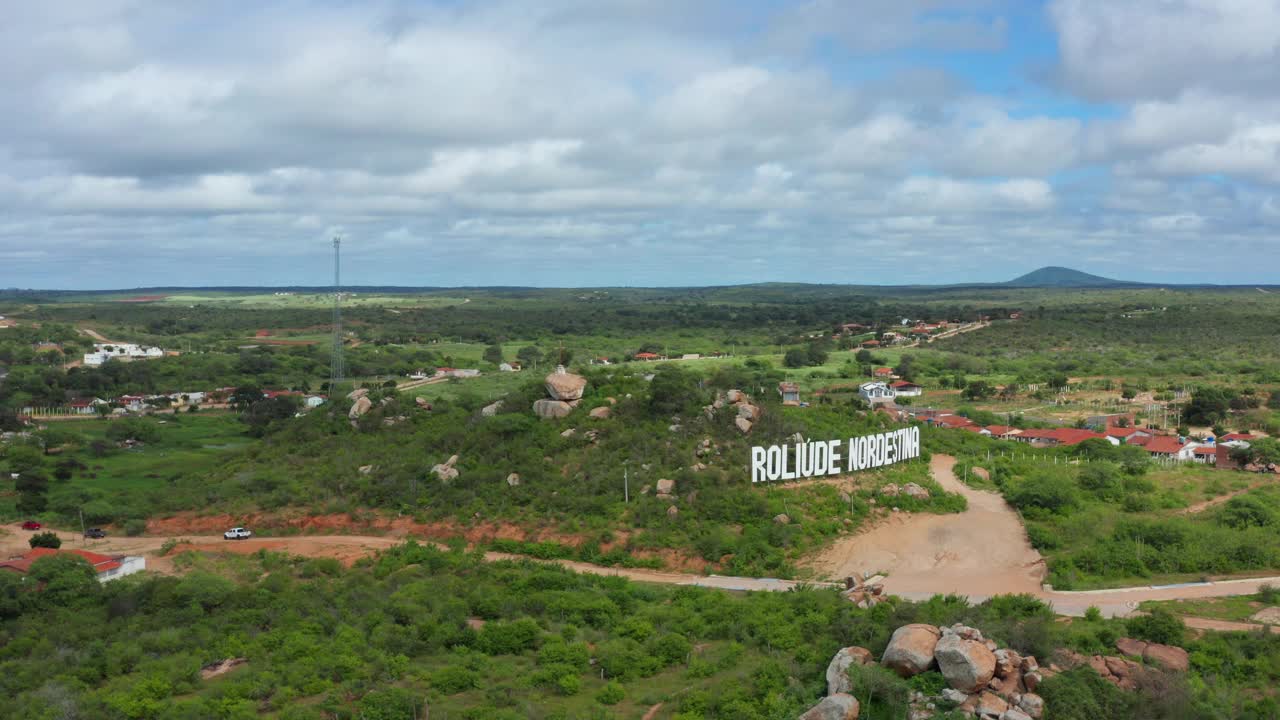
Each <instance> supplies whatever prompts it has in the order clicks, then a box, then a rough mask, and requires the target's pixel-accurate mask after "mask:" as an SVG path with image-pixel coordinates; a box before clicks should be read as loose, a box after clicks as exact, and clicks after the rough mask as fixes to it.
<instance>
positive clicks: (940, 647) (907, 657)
mask: <svg viewBox="0 0 1280 720" xmlns="http://www.w3.org/2000/svg"><path fill="white" fill-rule="evenodd" d="M873 662H874V658H873V656H872V654H871V652H870V651H869V650H867V649H866V648H860V647H847V648H844V649H842V650H840V651H839V652H837V653H836V654H835V657H833V658H832V659H831V663H830V664H829V665H828V666H827V696H826V697H825V698H823V700H822V702H820V703H818V704H817V705H815V706H813V707H812V708H810V709H809V710H808V711H806V712H805V713H804V714H803V715H801V716H800V718H801V720H857V717H858V711H859V708H858V701H857V700H856V699H854V697H853V694H852V693H853V685H852V683H851V682H850V680H849V668H850V667H852V666H854V665H870V664H871V663H873ZM880 664H881V665H883V666H885V667H887V668H889V669H890V670H893V671H894V672H896V673H897V674H898V675H900V676H902V677H904V678H909V677H912V676H914V675H919V674H920V673H923V672H927V671H929V670H937V671H938V672H939V673H941V674H942V677H943V678H944V679H946V681H947V685H948V687H946V688H944V689H943V690H942V692H941V693H940V694H939V695H938V696H936V697H930V696H927V695H925V694H924V693H921V692H912V694H911V710H910V714H909V717H910V719H911V720H925V719H926V718H930V717H933V715H934V714H936V713H939V712H943V711H945V710H947V709H951V708H954V709H956V710H959V711H960V712H962V713H965V714H968V715H972V716H973V717H977V718H982V719H983V720H1034V719H1037V718H1040V717H1041V716H1042V715H1043V714H1044V700H1043V699H1042V698H1041V697H1040V696H1039V695H1037V694H1036V693H1035V690H1036V688H1037V687H1038V686H1039V684H1040V681H1041V680H1042V679H1043V677H1044V675H1043V673H1042V671H1041V670H1040V666H1039V664H1038V663H1037V662H1036V659H1035V658H1034V657H1031V656H1026V657H1023V656H1022V655H1019V654H1018V653H1017V652H1014V651H1013V650H1010V649H1007V648H1000V647H998V646H997V645H996V643H995V642H994V641H992V640H988V639H986V638H984V637H983V636H982V632H981V631H980V630H978V629H977V628H971V627H968V626H966V625H959V624H956V625H952V626H951V627H943V628H939V627H936V626H934V625H925V624H919V623H917V624H912V625H904V626H902V627H900V628H898V629H897V630H895V631H894V633H893V637H892V638H891V639H890V640H889V646H888V647H887V648H885V651H884V655H883V656H882V657H881V658H880Z"/></svg>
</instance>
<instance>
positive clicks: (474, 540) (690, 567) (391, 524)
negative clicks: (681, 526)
mask: <svg viewBox="0 0 1280 720" xmlns="http://www.w3.org/2000/svg"><path fill="white" fill-rule="evenodd" d="M236 526H244V527H247V528H249V529H251V530H259V531H260V530H282V529H294V530H298V531H301V532H302V533H303V534H304V536H305V535H306V534H314V535H385V536H386V537H387V538H389V539H397V540H398V539H403V538H407V537H417V538H425V539H428V540H435V541H446V540H452V539H456V538H462V539H463V540H465V541H466V542H467V544H469V545H481V544H486V543H489V542H492V541H493V540H516V541H527V542H556V543H560V544H562V545H568V546H569V547H575V548H576V547H579V546H581V545H582V544H583V543H585V542H588V541H589V540H590V539H591V537H593V536H590V537H589V536H588V535H585V534H574V533H564V532H559V531H557V530H555V529H554V528H531V527H524V526H520V525H515V524H513V523H509V522H491V521H485V522H477V523H474V524H469V525H463V524H461V523H459V522H457V521H456V520H440V521H436V522H430V523H420V522H415V521H414V520H413V519H412V518H407V517H387V516H382V515H377V514H374V513H373V512H367V513H360V514H359V515H358V516H357V517H355V518H353V517H352V516H351V515H349V514H339V513H333V514H328V515H306V514H284V513H249V514H247V515H234V516H233V515H225V514H224V515H199V514H196V513H192V512H184V513H178V514H176V515H172V516H170V517H167V518H153V519H151V520H148V521H147V534H148V535H160V536H168V537H179V538H180V537H182V536H183V535H218V534H221V533H222V532H223V531H224V530H226V529H227V528H230V527H236ZM629 537H630V533H627V532H625V531H618V532H614V533H613V540H612V541H611V542H607V543H601V544H600V549H601V551H602V552H609V551H610V550H614V549H616V548H620V547H625V546H626V543H627V540H628V539H629ZM265 540H266V539H264V541H265ZM233 545H234V543H233ZM240 545H243V543H240ZM218 547H219V548H224V546H222V545H221V544H219V545H218ZM201 549H203V548H201ZM257 549H258V548H257V547H256V546H255V547H253V548H251V549H248V550H246V552H252V551H254V550H257ZM268 549H274V548H268ZM295 552H296V551H295ZM631 555H632V556H634V557H636V558H641V559H648V558H655V557H656V558H659V559H661V560H662V562H663V565H664V566H665V567H666V568H667V569H669V570H675V571H682V572H702V571H703V570H704V569H705V568H706V566H707V562H706V561H705V560H703V559H702V558H700V557H698V556H696V555H688V554H685V553H682V552H680V551H679V550H675V549H671V548H663V549H659V550H643V549H637V550H632V551H631ZM340 559H341V558H340Z"/></svg>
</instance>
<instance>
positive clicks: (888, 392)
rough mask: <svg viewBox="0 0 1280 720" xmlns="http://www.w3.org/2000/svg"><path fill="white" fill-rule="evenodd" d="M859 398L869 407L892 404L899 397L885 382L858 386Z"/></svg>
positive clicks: (866, 383)
mask: <svg viewBox="0 0 1280 720" xmlns="http://www.w3.org/2000/svg"><path fill="white" fill-rule="evenodd" d="M858 396H859V397H861V398H862V399H863V400H865V401H866V402H867V404H869V405H878V404H881V403H891V402H893V400H894V398H895V397H897V395H896V394H895V393H894V392H893V388H891V387H889V385H888V383H884V382H865V383H862V384H861V385H859V386H858Z"/></svg>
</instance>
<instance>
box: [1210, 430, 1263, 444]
mask: <svg viewBox="0 0 1280 720" xmlns="http://www.w3.org/2000/svg"><path fill="white" fill-rule="evenodd" d="M1257 439H1258V438H1257V436H1255V435H1254V434H1253V433H1249V432H1242V433H1240V432H1234V433H1227V434H1226V435H1223V436H1222V437H1220V438H1218V442H1220V443H1224V442H1231V441H1232V440H1237V441H1242V442H1253V441H1254V440H1257Z"/></svg>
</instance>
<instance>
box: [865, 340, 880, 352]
mask: <svg viewBox="0 0 1280 720" xmlns="http://www.w3.org/2000/svg"><path fill="white" fill-rule="evenodd" d="M862 347H864V348H866V349H868V350H870V349H872V348H878V347H880V341H879V340H863V341H862Z"/></svg>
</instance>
